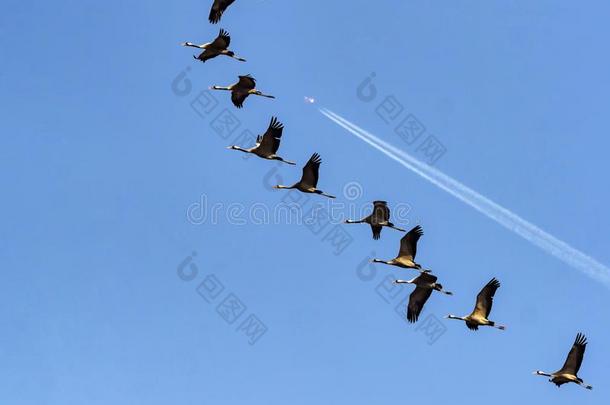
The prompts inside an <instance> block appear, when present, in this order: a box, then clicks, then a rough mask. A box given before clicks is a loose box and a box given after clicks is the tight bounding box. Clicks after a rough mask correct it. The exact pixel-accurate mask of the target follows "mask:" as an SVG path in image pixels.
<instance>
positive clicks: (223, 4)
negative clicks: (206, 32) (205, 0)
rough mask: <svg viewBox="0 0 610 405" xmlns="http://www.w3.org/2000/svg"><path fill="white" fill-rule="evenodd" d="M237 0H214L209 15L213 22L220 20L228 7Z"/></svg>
mask: <svg viewBox="0 0 610 405" xmlns="http://www.w3.org/2000/svg"><path fill="white" fill-rule="evenodd" d="M234 1H235V0H214V3H212V8H210V16H209V17H208V18H209V20H210V22H211V23H212V24H216V23H217V22H218V21H220V18H221V17H222V14H223V13H224V12H225V10H226V9H227V7H229V6H230V5H231V4H233V2H234Z"/></svg>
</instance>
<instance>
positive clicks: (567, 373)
mask: <svg viewBox="0 0 610 405" xmlns="http://www.w3.org/2000/svg"><path fill="white" fill-rule="evenodd" d="M586 348H587V338H586V337H585V335H583V334H582V333H579V334H577V335H576V339H575V340H574V344H573V345H572V349H570V353H568V358H567V359H566V361H565V363H564V364H563V367H562V368H561V370H559V371H556V372H554V373H545V372H543V371H535V372H534V374H536V375H543V376H545V377H550V378H549V381H550V382H552V383H554V384H555V385H557V387H561V385H562V384H566V383H570V382H572V383H575V384H578V385H580V386H581V387H584V388H586V389H588V390H592V389H593V387H592V386H590V385H588V384H585V382H584V381H583V380H582V379H581V378H579V377H578V370H580V365H581V364H582V358H583V356H584V355H585V349H586Z"/></svg>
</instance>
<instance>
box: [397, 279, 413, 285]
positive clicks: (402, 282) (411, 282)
mask: <svg viewBox="0 0 610 405" xmlns="http://www.w3.org/2000/svg"><path fill="white" fill-rule="evenodd" d="M414 281H415V279H411V280H395V281H394V283H395V284H413V282H414Z"/></svg>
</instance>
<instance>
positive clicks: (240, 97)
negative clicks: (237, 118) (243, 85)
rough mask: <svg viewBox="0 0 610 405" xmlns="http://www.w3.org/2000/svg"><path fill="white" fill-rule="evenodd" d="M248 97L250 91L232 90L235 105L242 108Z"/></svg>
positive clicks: (232, 99)
mask: <svg viewBox="0 0 610 405" xmlns="http://www.w3.org/2000/svg"><path fill="white" fill-rule="evenodd" d="M247 97H248V93H246V92H245V91H236V90H233V91H232V92H231V101H232V102H233V105H234V106H235V107H237V108H242V107H243V106H244V101H245V100H246V98H247Z"/></svg>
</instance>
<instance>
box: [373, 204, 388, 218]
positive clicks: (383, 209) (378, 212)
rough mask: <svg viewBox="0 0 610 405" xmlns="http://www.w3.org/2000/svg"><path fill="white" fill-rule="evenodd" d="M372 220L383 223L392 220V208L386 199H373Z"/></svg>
mask: <svg viewBox="0 0 610 405" xmlns="http://www.w3.org/2000/svg"><path fill="white" fill-rule="evenodd" d="M371 215H372V218H371V220H372V222H374V223H383V222H387V221H389V220H390V209H389V208H388V203H387V202H385V201H373V213H372V214H371Z"/></svg>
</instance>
